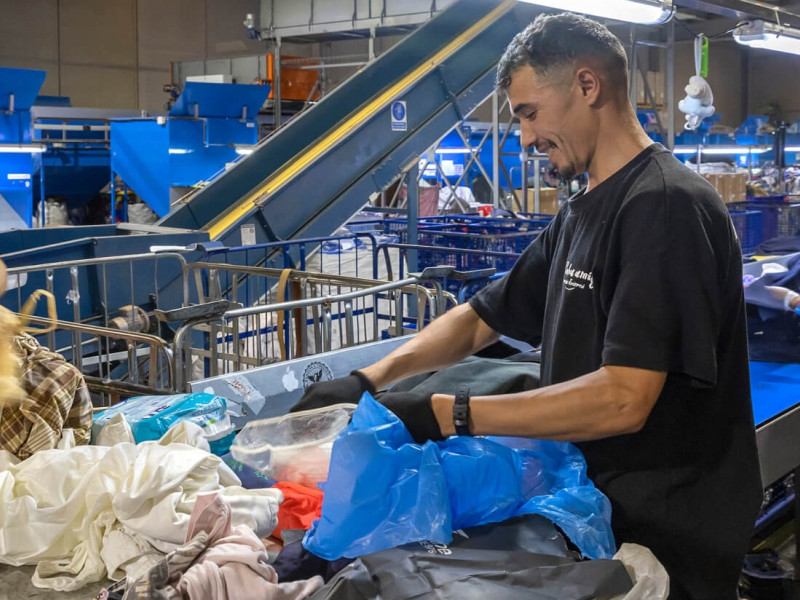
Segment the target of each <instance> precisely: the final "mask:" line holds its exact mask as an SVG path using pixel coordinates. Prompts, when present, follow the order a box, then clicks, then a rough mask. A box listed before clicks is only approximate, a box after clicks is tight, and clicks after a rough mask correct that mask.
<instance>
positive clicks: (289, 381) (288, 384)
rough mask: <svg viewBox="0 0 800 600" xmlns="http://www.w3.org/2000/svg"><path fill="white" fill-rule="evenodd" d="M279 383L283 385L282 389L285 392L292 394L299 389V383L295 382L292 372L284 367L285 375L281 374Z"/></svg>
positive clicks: (295, 378)
mask: <svg viewBox="0 0 800 600" xmlns="http://www.w3.org/2000/svg"><path fill="white" fill-rule="evenodd" d="M281 382H282V383H283V389H285V390H286V391H287V392H293V391H295V390H296V389H297V388H299V387H300V382H299V381H298V380H297V375H295V374H294V371H292V370H291V369H290V368H289V367H286V373H284V374H283V377H282V378H281Z"/></svg>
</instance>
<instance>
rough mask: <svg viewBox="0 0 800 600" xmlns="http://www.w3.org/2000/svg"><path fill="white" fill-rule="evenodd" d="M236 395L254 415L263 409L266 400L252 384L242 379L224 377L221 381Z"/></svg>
mask: <svg viewBox="0 0 800 600" xmlns="http://www.w3.org/2000/svg"><path fill="white" fill-rule="evenodd" d="M223 381H224V382H225V383H227V384H228V387H230V388H231V389H232V390H233V391H234V392H235V393H236V394H238V395H239V396H241V397H242V398H244V403H245V404H246V405H247V407H248V408H249V409H250V410H251V411H253V414H254V415H257V414H258V413H260V412H261V409H262V408H264V403H265V402H266V398H264V394H262V393H261V392H259V391H258V390H257V389H256V388H255V387H253V384H252V383H250V382H249V381H247V379H245V378H244V377H225V378H224V379H223Z"/></svg>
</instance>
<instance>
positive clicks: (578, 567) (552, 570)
mask: <svg viewBox="0 0 800 600" xmlns="http://www.w3.org/2000/svg"><path fill="white" fill-rule="evenodd" d="M631 587H632V583H631V580H630V576H629V575H628V573H627V571H626V570H625V566H624V565H623V564H622V563H621V562H620V561H618V560H585V561H579V560H577V559H576V558H575V557H574V556H573V555H572V553H571V552H570V551H569V549H568V548H567V544H566V541H565V540H564V538H563V536H562V535H561V534H560V533H559V532H558V531H557V530H556V527H555V526H554V525H553V524H552V523H551V522H550V521H548V520H547V519H545V518H544V517H541V516H538V515H525V516H522V517H516V518H514V519H510V520H508V521H505V522H503V523H492V524H489V525H481V526H480V527H470V528H469V529H466V530H464V531H463V532H455V533H454V534H453V541H452V543H450V544H436V543H433V542H428V541H422V542H417V543H413V544H406V545H404V546H399V547H397V548H391V549H389V550H382V551H381V552H375V553H374V554H368V555H366V556H362V557H361V558H359V559H358V560H356V561H355V562H354V563H353V564H352V565H351V566H350V567H347V568H346V569H343V570H342V571H341V572H340V573H339V574H337V575H336V577H334V578H333V579H332V580H331V581H330V582H329V583H328V584H327V585H326V586H325V587H323V588H322V589H320V590H317V592H315V593H314V594H313V595H312V596H310V598H309V600H374V599H378V598H379V599H381V600H423V599H428V598H430V599H434V598H435V599H436V600H486V599H489V598H491V599H494V598H498V599H499V598H502V599H504V600H537V599H538V600H581V599H584V600H589V599H591V598H607V597H611V596H615V595H617V594H625V593H627V592H628V591H630V589H631Z"/></svg>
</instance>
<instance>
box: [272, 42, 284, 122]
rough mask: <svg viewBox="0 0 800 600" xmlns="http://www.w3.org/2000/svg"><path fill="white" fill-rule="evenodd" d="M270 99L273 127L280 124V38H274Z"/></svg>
mask: <svg viewBox="0 0 800 600" xmlns="http://www.w3.org/2000/svg"><path fill="white" fill-rule="evenodd" d="M272 75H273V81H272V99H273V103H274V106H273V108H274V110H275V114H274V116H273V121H274V123H273V127H274V128H275V129H278V128H280V126H281V116H282V115H281V38H275V46H274V53H273V63H272Z"/></svg>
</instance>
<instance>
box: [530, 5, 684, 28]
mask: <svg viewBox="0 0 800 600" xmlns="http://www.w3.org/2000/svg"><path fill="white" fill-rule="evenodd" d="M523 1H524V2H529V3H530V4H538V5H540V6H546V7H548V8H555V9H558V10H567V11H570V12H577V13H583V14H586V15H592V16H595V17H602V18H605V19H614V20H616V21H626V22H628V23H637V24H639V25H662V24H663V23H666V22H667V21H669V20H670V19H671V18H672V15H673V13H674V9H673V6H672V0H523Z"/></svg>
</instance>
